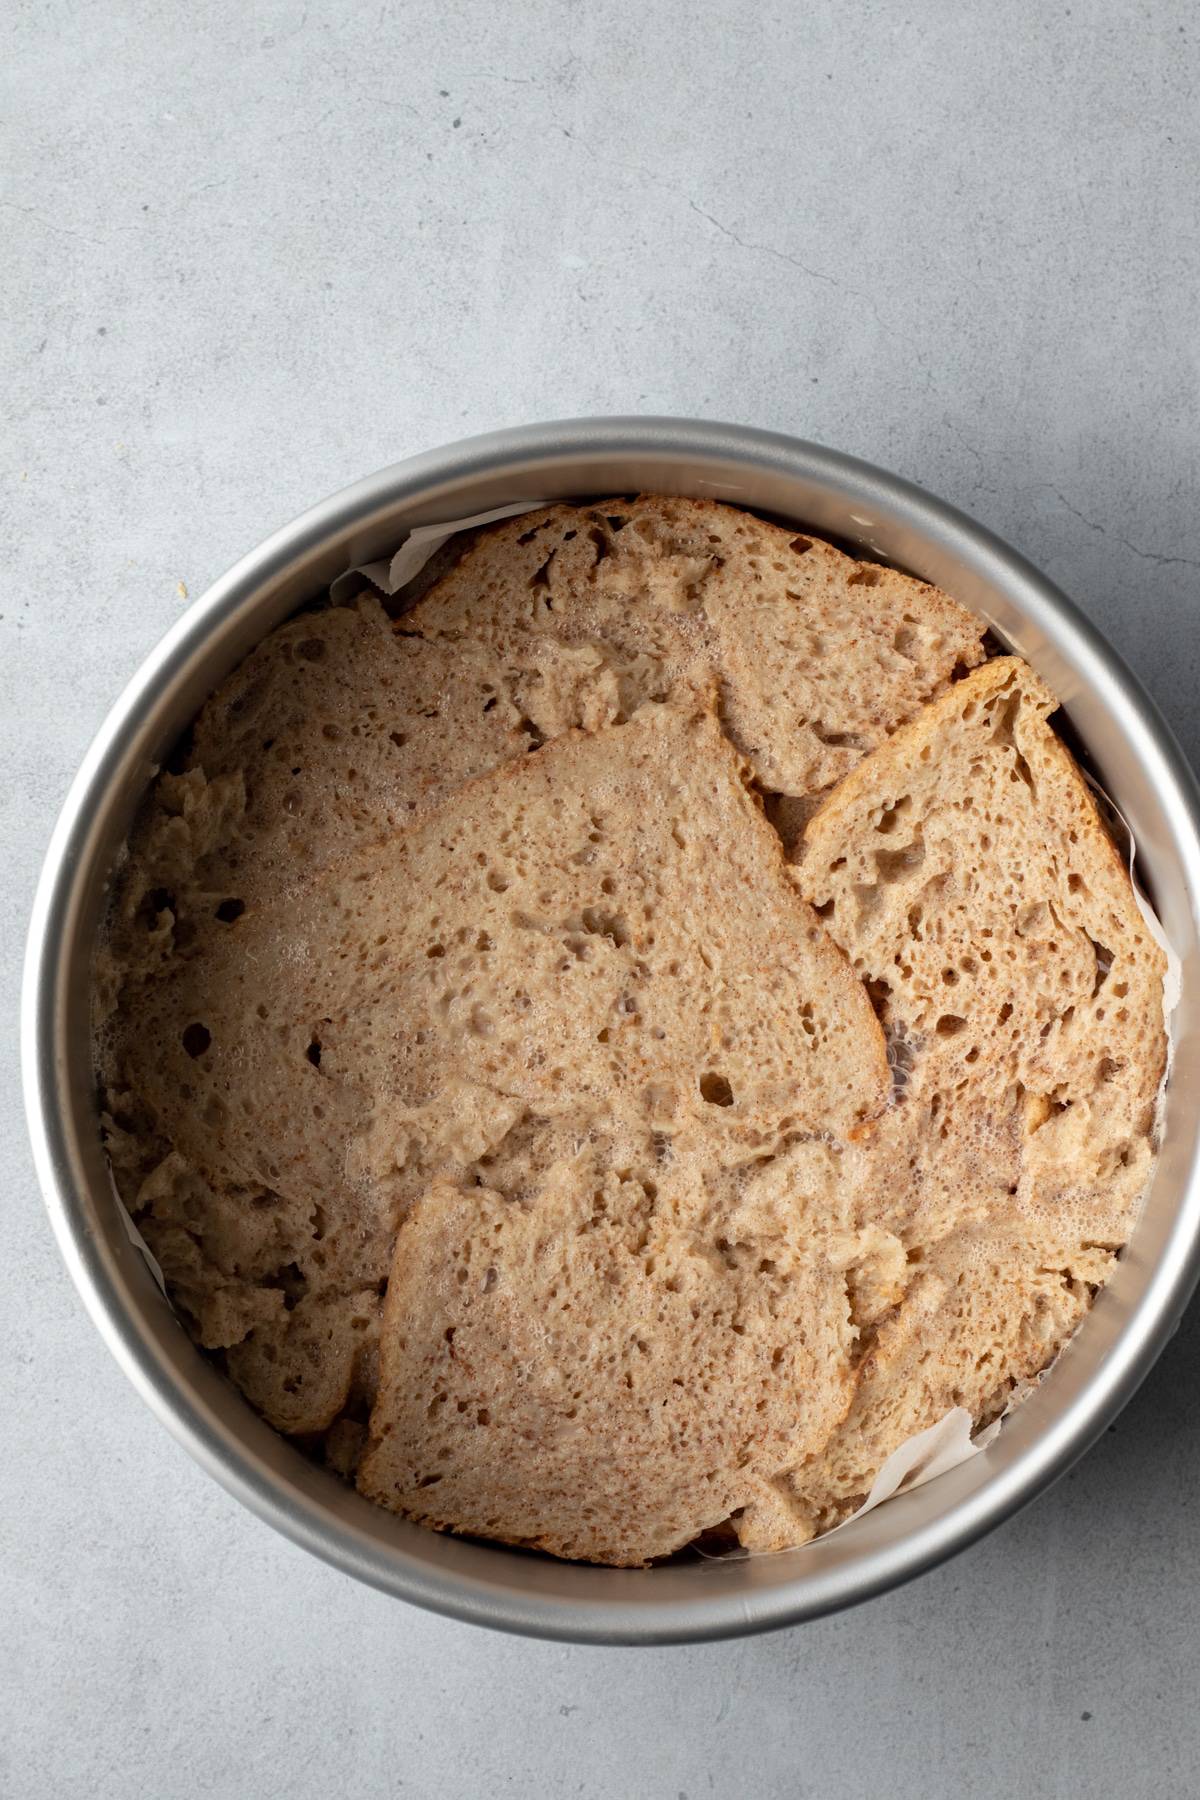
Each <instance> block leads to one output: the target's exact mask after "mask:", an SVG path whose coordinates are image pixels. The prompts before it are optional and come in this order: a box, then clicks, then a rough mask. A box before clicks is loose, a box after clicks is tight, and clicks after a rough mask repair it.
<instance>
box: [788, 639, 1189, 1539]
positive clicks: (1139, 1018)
mask: <svg viewBox="0 0 1200 1800" xmlns="http://www.w3.org/2000/svg"><path fill="white" fill-rule="evenodd" d="M1056 704H1057V703H1056V701H1055V700H1054V697H1053V696H1052V695H1051V694H1050V692H1049V691H1048V690H1047V689H1046V688H1045V687H1044V686H1043V684H1042V683H1041V682H1040V681H1039V680H1038V679H1037V677H1036V676H1035V675H1034V674H1033V673H1032V671H1031V670H1030V669H1029V668H1028V667H1027V666H1026V665H1025V664H1024V663H1022V662H1021V661H1019V660H1018V659H1017V658H1015V657H1004V658H998V659H997V660H995V661H994V662H991V663H989V664H987V665H986V667H984V668H982V669H979V670H977V671H976V672H975V673H974V674H972V675H970V676H969V677H967V678H966V679H965V680H964V681H962V682H960V683H958V684H957V685H956V686H955V687H954V688H952V689H951V690H950V691H949V692H948V693H946V694H945V695H943V696H942V697H941V698H940V699H939V700H937V701H935V702H934V703H933V704H932V705H931V706H930V707H929V708H928V709H927V710H926V711H925V712H924V713H922V714H921V715H920V716H919V718H918V719H916V720H915V721H913V722H912V723H911V724H910V725H908V726H907V727H905V728H903V729H902V730H901V731H899V732H897V734H896V735H895V737H894V738H893V739H892V740H891V742H890V743H889V744H888V745H887V746H886V747H885V748H884V749H883V750H881V751H878V752H877V753H876V754H875V755H874V756H872V757H870V758H868V759H867V760H866V761H865V762H863V763H862V764H860V765H859V767H858V768H857V769H856V770H855V771H854V772H853V774H852V775H851V776H849V777H848V778H847V780H846V781H845V782H844V783H843V784H842V786H841V787H840V788H839V789H838V790H837V791H836V792H835V793H834V794H833V795H832V796H831V797H830V799H829V801H828V802H827V803H826V805H825V806H824V807H823V808H822V809H821V810H820V811H819V812H818V813H817V814H816V816H815V817H814V818H813V819H812V820H811V821H810V822H809V825H808V827H807V830H806V833H805V837H804V845H803V852H802V861H801V863H800V865H799V870H798V874H799V879H800V882H801V885H802V888H803V890H804V892H805V893H806V894H807V896H808V897H809V898H810V899H811V900H812V901H813V902H814V904H815V906H816V907H817V910H818V911H819V912H820V913H821V915H822V916H823V918H824V920H825V923H826V927H827V929H828V930H829V932H830V933H831V934H832V936H833V937H834V938H835V939H836V940H837V941H838V942H839V943H840V944H841V945H842V946H843V948H844V949H845V950H846V953H847V955H848V956H849V957H850V958H851V960H852V962H853V964H854V966H855V968H856V969H857V970H858V971H859V973H860V974H861V975H862V976H863V978H864V980H865V981H866V982H867V984H868V986H869V989H870V991H871V993H872V995H873V996H874V998H875V1001H876V1005H877V1007H878V1009H879V1014H880V1018H881V1021H882V1023H883V1026H884V1030H885V1033H886V1035H887V1037H888V1040H889V1044H890V1046H891V1053H892V1058H893V1065H894V1071H895V1075H896V1103H895V1105H894V1106H893V1107H892V1108H891V1110H890V1111H889V1112H888V1113H887V1114H886V1115H885V1116H884V1117H883V1118H882V1119H881V1120H880V1121H879V1123H878V1125H877V1127H876V1128H875V1130H874V1132H873V1134H872V1136H871V1140H870V1142H869V1143H864V1144H861V1145H859V1146H858V1147H857V1148H855V1149H853V1150H852V1151H851V1152H850V1157H851V1159H852V1160H853V1163H854V1167H853V1169H851V1167H850V1161H847V1164H846V1165H845V1166H846V1168H847V1176H848V1179H850V1180H851V1181H852V1183H853V1185H854V1186H855V1189H856V1195H857V1198H856V1201H855V1211H856V1214H857V1218H858V1220H859V1221H860V1222H863V1223H865V1222H867V1221H870V1222H872V1223H873V1224H874V1225H876V1226H879V1227H882V1228H884V1229H886V1230H888V1231H889V1232H890V1233H891V1234H892V1235H893V1236H895V1237H896V1238H897V1239H898V1240H899V1241H900V1242H901V1243H903V1245H904V1247H905V1251H906V1258H907V1263H908V1268H907V1270H906V1271H905V1273H904V1277H903V1279H902V1282H901V1288H900V1292H899V1293H897V1294H896V1295H895V1296H894V1297H893V1300H894V1304H898V1307H899V1310H898V1312H895V1311H894V1310H893V1309H892V1308H889V1307H888V1306H886V1304H885V1305H883V1306H877V1307H876V1308H875V1309H874V1311H873V1310H872V1309H871V1308H870V1307H867V1308H866V1309H864V1310H863V1311H861V1312H860V1313H858V1314H856V1317H855V1322H856V1324H857V1325H858V1326H859V1327H860V1329H861V1330H862V1332H863V1339H862V1348H863V1353H864V1360H863V1363H862V1367H861V1370H860V1375H859V1388H858V1393H857V1396H856V1399H855V1403H854V1407H853V1408H852V1410H851V1413H850V1417H849V1419H848V1421H847V1423H846V1425H845V1427H844V1428H843V1430H842V1431H841V1432H840V1433H839V1434H838V1436H837V1437H836V1438H835V1440H834V1443H833V1445H832V1446H831V1449H830V1453H829V1455H830V1464H829V1468H827V1469H826V1470H825V1471H824V1473H822V1472H821V1471H815V1472H814V1471H810V1472H809V1473H808V1475H804V1474H803V1473H801V1472H797V1474H796V1476H795V1478H794V1488H795V1491H796V1493H797V1494H798V1495H799V1497H800V1499H801V1501H802V1503H808V1502H809V1501H812V1504H814V1505H815V1504H816V1501H815V1500H813V1498H812V1497H813V1495H816V1494H820V1495H822V1496H823V1498H822V1499H821V1501H820V1506H818V1507H817V1512H818V1513H819V1514H820V1518H821V1521H822V1528H823V1525H824V1524H828V1523H830V1522H832V1516H831V1515H830V1514H829V1511H828V1509H829V1507H830V1506H835V1505H836V1504H837V1503H844V1504H845V1505H847V1506H848V1505H850V1504H852V1503H856V1502H857V1500H858V1499H860V1498H861V1496H862V1494H863V1493H864V1492H865V1491H866V1488H867V1487H868V1486H869V1485H870V1479H871V1477H872V1476H873V1474H874V1473H875V1471H876V1469H877V1468H878V1466H879V1463H880V1462H882V1460H883V1459H884V1457H885V1456H887V1455H888V1454H889V1453H890V1451H891V1450H893V1449H894V1448H896V1446H897V1444H899V1443H900V1442H901V1441H902V1439H903V1438H904V1437H906V1436H907V1435H909V1434H910V1433H911V1432H913V1431H916V1430H919V1429H921V1428H922V1427H923V1426H925V1425H928V1424H931V1423H933V1421H934V1419H935V1418H936V1417H937V1416H938V1414H939V1412H941V1411H944V1410H945V1408H946V1407H947V1406H950V1405H958V1404H962V1405H966V1406H968V1407H970V1408H971V1409H972V1410H973V1411H974V1412H975V1413H976V1416H977V1418H980V1419H981V1418H982V1417H985V1416H986V1415H987V1413H988V1412H989V1411H992V1410H997V1406H996V1404H995V1394H1007V1392H1008V1391H1009V1390H1010V1389H1011V1387H1012V1385H1013V1383H1014V1382H1015V1381H1017V1380H1020V1379H1024V1378H1025V1377H1027V1376H1028V1375H1030V1374H1032V1373H1035V1372H1036V1371H1037V1370H1038V1369H1041V1368H1042V1367H1044V1366H1045V1364H1046V1363H1048V1362H1049V1361H1050V1360H1052V1358H1053V1356H1054V1354H1055V1353H1056V1351H1057V1350H1058V1348H1059V1347H1060V1346H1061V1344H1062V1343H1063V1341H1064V1340H1065V1338H1066V1336H1068V1335H1069V1333H1070V1331H1071V1330H1073V1329H1074V1325H1075V1323H1076V1322H1077V1321H1078V1318H1079V1317H1080V1316H1081V1314H1082V1312H1083V1311H1084V1310H1086V1306H1087V1304H1088V1297H1089V1296H1090V1293H1091V1292H1092V1291H1094V1288H1095V1287H1096V1286H1097V1285H1099V1284H1101V1283H1102V1282H1103V1281H1104V1279H1105V1276H1106V1271H1107V1268H1108V1265H1109V1263H1110V1262H1111V1259H1112V1253H1113V1252H1115V1251H1116V1250H1118V1249H1119V1248H1120V1247H1121V1246H1122V1245H1123V1244H1124V1243H1125V1242H1126V1240H1127V1238H1128V1236H1129V1233H1130V1231H1131V1229H1132V1226H1133V1223H1134V1220H1135V1218H1136V1214H1137V1207H1138V1204H1139V1202H1140V1199H1141V1195H1142V1193H1143V1191H1144V1189H1145V1185H1146V1182H1147V1179H1148V1176H1149V1173H1150V1168H1151V1164H1152V1159H1153V1144H1152V1127H1153V1114H1154V1105H1155V1099H1156V1096H1157V1093H1158V1088H1159V1085H1160V1082H1161V1079H1162V1074H1163V1068H1164V1062H1165V1056H1166V1035H1165V1030H1164V1025H1163V1013H1162V992H1163V987H1162V984H1163V972H1164V958H1163V954H1162V952H1161V950H1160V949H1159V947H1158V945H1157V944H1156V943H1155V941H1154V939H1153V937H1152V936H1151V933H1150V931H1149V929H1148V927H1147V926H1146V923H1145V921H1144V919H1143V917H1142V914H1141V912H1140V911H1139V909H1138V906H1137V903H1136V901H1135V899H1134V894H1133V889H1132V886H1131V884H1130V880H1129V877H1128V875H1127V873H1126V871H1125V869H1124V868H1123V867H1122V865H1121V862H1120V860H1119V858H1118V856H1117V854H1116V851H1115V849H1114V846H1113V844H1112V841H1111V839H1110V838H1109V836H1108V834H1107V832H1106V831H1105V829H1104V826H1103V824H1102V823H1101V820H1100V818H1099V815H1098V813H1097V811H1096V807H1095V803H1094V801H1093V799H1092V797H1091V794H1090V793H1089V792H1088V789H1087V787H1086V785H1085V783H1084V781H1083V778H1082V776H1081V775H1080V773H1079V771H1078V769H1077V767H1076V766H1075V764H1074V762H1073V761H1072V759H1071V757H1070V756H1069V754H1068V753H1067V751H1066V750H1065V749H1064V747H1063V746H1062V744H1061V743H1060V741H1059V740H1058V738H1057V737H1056V736H1055V735H1054V733H1053V732H1052V731H1051V729H1050V727H1049V726H1048V724H1047V723H1046V718H1047V715H1048V714H1049V713H1050V712H1052V711H1053V710H1054V708H1055V706H1056ZM997 1246H999V1247H997ZM989 1259H990V1260H989ZM947 1269H950V1270H951V1271H952V1276H947V1275H946V1273H945V1271H946V1270H947ZM1047 1270H1050V1271H1051V1272H1052V1275H1053V1280H1052V1283H1051V1290H1052V1289H1053V1284H1054V1283H1058V1285H1059V1287H1062V1288H1063V1289H1064V1292H1063V1293H1062V1294H1059V1293H1057V1292H1051V1290H1048V1289H1047ZM939 1271H940V1272H939ZM977 1283H982V1288H981V1291H979V1292H975V1291H974V1284H977ZM951 1289H953V1290H954V1291H953V1292H951V1291H950V1290H951ZM1047 1292H1051V1298H1052V1299H1053V1301H1054V1304H1053V1305H1052V1306H1051V1305H1049V1302H1048V1301H1047V1300H1046V1294H1047ZM947 1293H949V1298H947ZM884 1300H885V1301H886V1296H884ZM980 1309H983V1310H982V1311H981V1310H980ZM1031 1309H1032V1312H1031ZM985 1314H986V1318H985V1316H984V1315H985ZM1033 1314H1036V1319H1037V1329H1036V1330H1034V1328H1033V1326H1031V1325H1030V1324H1029V1320H1030V1318H1031V1317H1032V1316H1033ZM926 1319H928V1320H932V1321H934V1323H930V1324H928V1325H925V1324H922V1323H921V1321H922V1320H926ZM876 1331H877V1333H878V1335H877V1337H876V1335H875V1333H876ZM914 1345H916V1346H917V1348H916V1349H914V1348H913V1346H914ZM902 1349H903V1354H902V1353H901V1350H902ZM925 1353H927V1354H925ZM921 1355H924V1360H923V1361H920V1368H921V1371H922V1373H921V1379H920V1382H918V1383H916V1384H915V1385H914V1380H913V1368H914V1367H915V1366H916V1362H917V1361H918V1360H920V1356H921ZM989 1384H990V1385H989ZM993 1390H995V1393H993ZM806 1481H807V1482H809V1483H810V1484H811V1489H812V1492H811V1493H807V1492H805V1482H806ZM831 1496H832V1497H831ZM814 1516H816V1515H814Z"/></svg>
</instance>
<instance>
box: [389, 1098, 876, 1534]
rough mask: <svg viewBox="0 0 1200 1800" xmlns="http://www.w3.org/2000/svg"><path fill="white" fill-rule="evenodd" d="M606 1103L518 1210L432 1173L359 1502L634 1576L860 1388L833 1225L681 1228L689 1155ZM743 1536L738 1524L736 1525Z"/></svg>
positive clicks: (715, 1515) (710, 1520)
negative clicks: (606, 1110)
mask: <svg viewBox="0 0 1200 1800" xmlns="http://www.w3.org/2000/svg"><path fill="white" fill-rule="evenodd" d="M613 1124H614V1121H613V1118H612V1115H611V1114H609V1115H607V1116H606V1117H605V1119H604V1121H603V1122H602V1123H598V1125H597V1127H596V1128H595V1129H594V1130H593V1132H592V1134H591V1136H590V1138H585V1139H584V1140H583V1141H582V1143H581V1145H580V1148H579V1149H578V1150H577V1151H576V1152H575V1153H574V1154H573V1155H568V1156H566V1157H564V1158H563V1159H562V1160H561V1161H559V1162H556V1163H553V1164H551V1166H550V1167H549V1168H548V1169H547V1171H546V1174H545V1176H544V1179H543V1180H542V1181H541V1182H540V1183H539V1184H538V1186H537V1189H536V1191H534V1192H532V1193H530V1194H528V1195H527V1196H526V1198H525V1199H524V1200H523V1201H522V1200H517V1199H514V1198H513V1197H512V1196H511V1195H509V1194H507V1193H504V1192H500V1191H497V1190H496V1189H495V1188H493V1187H491V1186H490V1185H489V1186H483V1187H475V1186H472V1187H463V1186H460V1185H458V1184H454V1183H450V1182H435V1183H434V1184H433V1185H432V1186H431V1187H430V1188H429V1190H428V1191H427V1192H426V1193H425V1194H424V1195H423V1196H422V1197H421V1199H420V1200H419V1201H418V1202H417V1203H416V1205H415V1207H414V1208H413V1209H412V1211H411V1212H410V1213H409V1215H408V1217H407V1218H406V1220H405V1222H404V1224H403V1225H402V1226H401V1228H400V1233H399V1237H398V1239H397V1244H396V1255H395V1262H394V1267H393V1273H392V1277H391V1282H390V1285H389V1287H388V1296H387V1302H386V1309H385V1314H384V1327H383V1353H382V1367H381V1381H380V1388H379V1397H378V1400H377V1402H376V1405H375V1408H374V1410H373V1412H372V1415H371V1421H370V1432H369V1437H368V1444H367V1451H366V1455H365V1458H364V1460H363V1462H362V1463H361V1465H360V1467H359V1473H358V1485H359V1488H360V1490H361V1491H362V1492H363V1493H364V1494H366V1495H367V1496H368V1497H369V1498H371V1499H372V1500H375V1501H377V1502H379V1503H380V1504H381V1505H384V1506H387V1507H391V1508H393V1509H394V1510H396V1511H399V1512H402V1513H404V1514H405V1515H406V1516H408V1517H409V1518H413V1519H416V1520H418V1521H420V1522H422V1523H424V1524H427V1525H432V1526H434V1527H436V1528H438V1529H444V1530H452V1531H458V1532H468V1533H471V1534H474V1535H477V1536H483V1537H489V1538H498V1539H501V1540H503V1541H505V1542H508V1543H517V1544H524V1545H528V1546H531V1547H536V1548H538V1549H541V1550H547V1551H550V1552H551V1553H552V1554H554V1555H556V1556H562V1557H572V1558H575V1559H577V1560H581V1561H587V1562H600V1563H607V1564H614V1565H619V1566H632V1567H640V1566H643V1565H644V1564H646V1563H647V1562H649V1561H651V1560H652V1559H653V1558H656V1557H661V1556H667V1555H669V1554H671V1553H672V1552H673V1551H675V1550H677V1549H679V1548H681V1547H682V1546H683V1545H685V1544H687V1543H690V1542H691V1541H692V1540H693V1539H694V1538H696V1537H697V1536H699V1535H700V1534H701V1533H702V1532H704V1531H706V1530H709V1529H712V1528H714V1527H716V1526H718V1525H721V1524H722V1523H723V1522H724V1521H726V1520H728V1519H729V1518H730V1517H731V1515H737V1514H738V1513H739V1512H740V1510H741V1508H742V1507H744V1506H745V1505H746V1504H747V1502H748V1501H750V1500H751V1499H752V1498H753V1496H754V1494H755V1493H756V1491H757V1488H758V1485H759V1483H760V1482H761V1481H763V1480H765V1479H769V1478H770V1476H771V1475H772V1474H773V1473H774V1472H775V1471H777V1470H779V1469H781V1468H785V1467H788V1466H790V1465H791V1464H792V1463H793V1462H794V1461H795V1460H804V1459H806V1458H809V1457H813V1456H815V1455H816V1454H817V1453H818V1452H819V1450H820V1448H821V1446H822V1445H823V1444H824V1443H825V1442H826V1440H827V1439H828V1437H829V1435H830V1432H831V1431H832V1429H833V1427H834V1426H835V1425H836V1424H837V1423H838V1421H839V1420H840V1419H841V1418H842V1416H843V1415H844V1413H845V1410H846V1407H847V1405H848V1404H849V1401H850V1397H851V1392H852V1385H853V1379H852V1374H851V1365H850V1350H851V1346H852V1339H853V1333H852V1330H851V1328H850V1323H849V1316H848V1310H847V1306H846V1299H845V1284H844V1279H843V1277H842V1274H841V1272H840V1270H839V1269H838V1267H837V1266H836V1264H835V1262H834V1260H833V1259H832V1258H831V1257H830V1255H829V1253H828V1247H827V1244H826V1243H825V1241H824V1240H825V1237H826V1235H827V1234H826V1233H825V1232H824V1231H823V1229H822V1228H821V1227H820V1224H819V1222H818V1228H817V1229H816V1230H815V1231H809V1230H806V1229H805V1221H804V1208H803V1204H802V1198H801V1195H800V1193H799V1192H798V1191H797V1192H796V1193H795V1194H794V1196H793V1203H792V1205H791V1207H790V1208H789V1220H788V1224H787V1226H786V1228H784V1229H782V1230H780V1229H776V1228H773V1226H772V1224H771V1222H769V1221H768V1219H767V1218H766V1216H765V1215H763V1214H761V1213H760V1215H759V1216H758V1218H757V1219H756V1220H755V1221H754V1222H750V1221H749V1220H748V1219H747V1218H746V1217H743V1219H742V1222H741V1224H740V1226H739V1227H738V1238H737V1242H736V1244H735V1243H733V1242H731V1241H730V1240H729V1239H727V1238H725V1237H721V1236H719V1235H718V1236H711V1235H708V1234H705V1233H704V1232H703V1231H701V1230H698V1229H696V1227H697V1225H698V1223H699V1221H700V1219H701V1218H702V1217H703V1215H704V1212H705V1200H704V1198H703V1196H702V1194H701V1192H700V1189H701V1188H702V1186H703V1166H704V1165H703V1159H702V1158H699V1159H694V1158H693V1157H692V1156H691V1155H689V1154H688V1152H687V1150H685V1149H682V1148H679V1147H676V1148H675V1149H673V1151H672V1153H671V1154H670V1155H668V1156H667V1157H665V1158H664V1157H663V1156H662V1154H661V1150H660V1149H656V1147H655V1145H654V1142H653V1139H652V1137H651V1136H650V1134H649V1133H645V1132H642V1133H641V1134H639V1132H638V1131H637V1130H636V1129H633V1130H631V1131H627V1132H625V1133H624V1134H623V1135H618V1134H614V1131H613ZM734 1529H735V1530H736V1517H735V1519H734Z"/></svg>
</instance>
